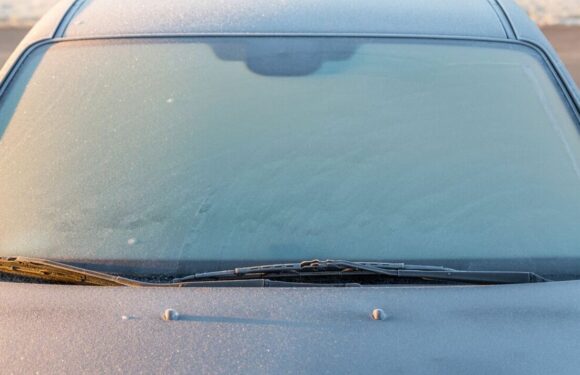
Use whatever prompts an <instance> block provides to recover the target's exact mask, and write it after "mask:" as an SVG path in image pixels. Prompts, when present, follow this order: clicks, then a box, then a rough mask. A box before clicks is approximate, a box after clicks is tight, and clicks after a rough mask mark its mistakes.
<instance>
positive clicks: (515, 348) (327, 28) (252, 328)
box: [0, 0, 580, 374]
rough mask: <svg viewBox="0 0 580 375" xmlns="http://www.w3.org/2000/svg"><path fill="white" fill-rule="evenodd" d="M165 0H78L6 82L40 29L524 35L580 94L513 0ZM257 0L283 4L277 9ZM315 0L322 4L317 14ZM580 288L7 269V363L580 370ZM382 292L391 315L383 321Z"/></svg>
mask: <svg viewBox="0 0 580 375" xmlns="http://www.w3.org/2000/svg"><path fill="white" fill-rule="evenodd" d="M158 3H159V4H163V5H162V6H159V7H153V5H152V3H151V4H146V2H144V1H142V2H139V1H136V0H134V1H128V0H127V1H124V2H114V3H113V2H111V1H110V0H92V1H86V2H85V1H76V2H75V1H72V0H64V1H62V2H61V3H60V4H58V5H57V6H56V7H55V8H54V10H53V11H52V12H51V13H49V14H48V15H47V16H46V17H45V18H44V19H43V20H42V21H41V22H40V23H39V24H38V25H37V26H36V27H35V28H34V29H33V31H31V33H30V34H29V36H28V37H27V38H26V40H25V41H23V43H22V44H21V45H20V46H19V47H18V49H17V50H16V51H15V53H14V55H13V56H12V58H11V59H10V60H9V62H8V63H7V64H6V66H5V67H4V68H3V69H2V70H1V71H0V82H2V83H3V86H4V87H5V84H6V83H7V82H8V80H7V78H9V77H10V75H11V72H13V71H14V70H15V69H17V67H18V64H19V63H20V62H21V61H22V58H23V57H25V55H26V52H27V51H29V50H30V49H31V48H33V46H34V45H35V44H37V43H44V42H47V41H51V40H53V39H57V40H65V39H67V38H72V37H74V38H81V39H82V38H95V37H98V38H106V37H123V36H124V35H125V34H130V35H131V36H135V37H137V36H146V35H149V36H151V35H159V34H161V33H165V34H169V35H176V36H178V35H185V34H191V33H213V34H220V33H224V32H238V33H244V32H247V31H251V32H254V33H266V34H268V33H275V34H280V33H282V34H284V33H319V34H333V33H339V34H341V33H342V34H349V35H350V34H352V35H362V34H369V33H372V34H379V35H385V36H387V35H420V36H422V37H429V36H437V37H441V36H445V37H454V38H466V39H477V38H484V39H493V40H504V41H508V40H509V39H513V38H517V40H519V41H522V42H525V43H527V44H530V45H533V46H536V47H537V48H538V49H539V50H541V51H542V52H543V53H544V55H545V56H546V57H547V59H548V60H549V62H550V63H551V64H552V67H553V69H554V73H555V74H556V76H557V77H558V78H559V79H560V83H561V85H562V88H563V90H565V91H566V92H567V93H568V95H569V97H570V99H571V103H572V105H573V106H575V110H576V111H578V108H579V104H578V90H577V88H576V86H575V84H574V81H573V80H572V79H571V77H570V75H569V74H568V73H567V72H566V70H565V68H564V66H563V64H562V63H561V61H560V59H559V58H558V57H557V55H556V54H555V52H554V50H553V49H552V48H551V46H550V45H549V43H548V42H547V41H546V40H545V38H544V37H543V35H542V34H541V32H540V31H539V30H538V29H537V28H536V26H535V25H533V24H532V23H531V22H530V21H529V19H528V18H527V16H525V14H523V12H522V11H521V10H520V9H519V8H518V7H517V6H516V5H515V4H514V3H513V2H512V1H511V0H501V1H493V0H490V1H486V0H480V1H476V0H472V1H457V0H456V1H440V2H437V6H436V7H435V8H433V6H430V7H429V4H432V2H431V1H427V0H423V1H421V0H417V1H415V2H408V1H396V0H391V1H384V2H380V4H379V2H376V1H370V0H369V1H366V2H361V3H359V2H357V7H356V8H353V7H352V6H349V5H348V4H350V3H348V4H347V3H346V2H344V1H339V2H333V4H334V6H335V7H337V8H334V7H331V6H330V5H331V1H330V0H314V1H312V2H308V3H306V2H295V3H290V2H285V1H284V2H282V1H269V2H266V1H260V2H251V1H249V0H248V1H236V2H233V1H232V2H227V1H219V2H213V3H215V4H217V5H216V6H215V7H214V8H211V5H208V4H210V2H206V1H201V2H197V3H194V2H189V1H187V0H175V1H173V2H172V3H170V4H168V3H167V2H158ZM115 4H117V5H115ZM121 4H124V5H121ZM145 4H146V5H148V6H146V5H145ZM193 4H203V5H204V6H208V7H210V8H211V9H213V10H212V11H211V12H207V9H206V11H205V12H206V13H203V14H204V17H203V21H204V23H203V25H205V26H203V27H200V25H198V24H197V23H196V21H200V17H199V14H201V13H199V12H196V8H195V5H193ZM256 4H257V5H256ZM272 4H274V5H272ZM292 4H294V5H292ZM295 4H301V6H300V7H297V6H295ZM337 4H338V5H342V8H341V7H339V6H337ZM104 5H110V6H113V5H115V6H117V7H118V6H127V7H131V6H132V7H133V10H134V11H135V12H131V14H128V13H127V12H121V13H118V14H111V13H110V12H108V11H107V9H108V8H106V7H105V6H104ZM276 5H277V6H276ZM418 5H422V6H423V8H419V7H417V6H418ZM257 6H264V7H265V8H264V9H266V10H268V11H267V12H266V13H261V12H260V11H259V10H260V9H259V8H258V7H257ZM365 6H366V8H365ZM325 7H330V8H331V10H330V11H329V12H327V11H326V8H325ZM377 7H378V8H377ZM425 7H427V8H425ZM91 9H92V10H91ZM124 9H125V10H127V9H128V8H124ZM164 9H167V10H164ZM178 9H181V10H184V9H185V10H188V11H189V12H190V13H187V12H185V13H179V12H178V11H177V10H178ZM305 9H306V10H307V11H308V12H309V13H308V14H304V13H301V12H303V11H305ZM321 9H325V11H324V12H321V11H320V10H321ZM361 9H365V10H364V11H361ZM422 9H429V10H431V12H430V13H428V12H423V11H422ZM244 10H245V12H244ZM77 12H78V13H77ZM224 12H229V13H224ZM353 12H354V13H353ZM264 14H265V15H267V17H263V15H264ZM226 15H227V17H226V18H224V17H225V16H226ZM241 15H246V16H247V17H246V18H244V17H241ZM291 16H294V17H291ZM83 17H84V18H83ZM131 17H133V19H132V18H131ZM208 17H209V19H208ZM212 17H213V18H212ZM228 17H229V18H228ZM232 17H234V19H232ZM235 17H238V18H235ZM240 17H241V18H240ZM337 17H338V18H337ZM137 18H138V19H137ZM128 20H130V22H128ZM338 21H340V22H338ZM371 21H372V22H371ZM387 21H388V22H387ZM226 26H227V27H226ZM228 27H229V29H228ZM246 27H247V28H250V27H252V28H253V29H251V30H246V29H245V28H246ZM83 30H91V31H90V32H86V31H85V32H83ZM125 36H126V35H125ZM0 94H1V90H0ZM578 297H580V282H558V283H550V284H541V285H517V286H491V287H420V286H418V287H384V288H380V287H379V288H367V287H365V288H345V289H343V288H337V289H334V288H332V289H328V288H315V289H301V288H298V289H250V288H242V289H217V288H216V289H201V288H200V289H196V288H192V289H151V288H143V289H129V288H97V287H74V286H54V285H34V284H13V283H0V301H2V303H1V304H0V330H1V332H3V338H2V340H0V353H1V355H0V369H1V372H2V373H7V374H11V373H15V374H20V373H35V372H38V373H80V372H82V373H115V372H120V373H249V372H255V373H363V372H364V373H368V372H377V373H388V372H397V373H412V374H433V373H439V374H453V373H468V372H469V373H473V374H488V373H495V374H502V373H506V374H515V373H526V374H545V373H554V374H556V373H557V374H575V373H578V368H579V367H580V356H579V355H578V353H580V340H578V337H579V334H580V299H579V298H578ZM375 307H380V308H383V309H384V310H385V311H386V312H387V314H388V315H389V318H388V319H387V320H386V321H373V320H371V319H370V313H371V311H372V309H373V308H375ZM166 308H175V309H176V310H177V311H178V312H179V313H180V314H181V318H182V319H181V320H178V321H175V322H164V321H163V320H162V319H161V314H162V312H163V310H164V309H166Z"/></svg>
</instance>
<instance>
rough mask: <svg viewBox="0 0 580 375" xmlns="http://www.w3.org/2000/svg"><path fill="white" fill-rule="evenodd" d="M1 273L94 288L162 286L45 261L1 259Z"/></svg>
mask: <svg viewBox="0 0 580 375" xmlns="http://www.w3.org/2000/svg"><path fill="white" fill-rule="evenodd" d="M0 273H2V274H6V275H12V276H17V277H22V278H32V279H38V280H43V281H48V282H55V283H63V284H75V285H94V286H160V285H170V284H153V283H144V282H141V281H137V280H132V279H127V278H124V277H120V276H113V275H109V274H106V273H102V272H97V271H92V270H88V269H84V268H79V267H74V266H70V265H68V264H64V263H59V262H54V261H50V260H45V259H37V258H26V257H8V258H4V257H0Z"/></svg>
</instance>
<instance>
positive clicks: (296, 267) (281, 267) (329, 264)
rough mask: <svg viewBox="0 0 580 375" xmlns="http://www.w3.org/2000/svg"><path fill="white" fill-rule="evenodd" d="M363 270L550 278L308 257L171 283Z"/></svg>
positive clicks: (489, 280)
mask: <svg viewBox="0 0 580 375" xmlns="http://www.w3.org/2000/svg"><path fill="white" fill-rule="evenodd" d="M356 271H358V272H361V271H362V272H364V273H367V274H374V275H385V276H390V277H392V278H413V279H425V280H439V281H456V282H466V283H477V284H521V283H533V282H545V281H550V280H548V279H546V278H544V277H542V276H540V275H538V274H535V273H533V272H517V271H462V270H456V269H453V268H447V267H442V266H425V265H412V264H405V263H381V262H351V261H346V260H324V261H321V260H311V261H304V262H300V263H286V264H273V265H264V266H255V267H240V268H235V269H233V270H225V271H215V272H203V273H197V274H194V275H190V276H186V277H181V278H176V279H174V280H173V282H174V283H183V282H187V281H195V280H227V279H236V278H252V277H253V278H266V277H273V276H274V275H277V276H281V277H302V276H316V275H317V274H318V275H321V276H348V274H349V272H350V273H353V272H356Z"/></svg>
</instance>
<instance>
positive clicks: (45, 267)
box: [0, 257, 360, 288]
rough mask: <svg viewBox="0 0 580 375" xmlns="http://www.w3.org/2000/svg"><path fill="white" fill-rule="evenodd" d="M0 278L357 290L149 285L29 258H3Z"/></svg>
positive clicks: (271, 283) (257, 283) (253, 282)
mask: <svg viewBox="0 0 580 375" xmlns="http://www.w3.org/2000/svg"><path fill="white" fill-rule="evenodd" d="M0 274H5V275H12V276H15V277H18V278H25V279H36V280H42V281H47V282H54V283H59V284H74V285H90V286H128V287H170V288H174V287H184V288H187V287H196V288H221V287H228V288H232V287H245V288H248V287H261V288H289V287H310V288H312V287H357V286H360V285H359V284H356V283H331V284H322V283H294V282H284V281H277V280H268V279H264V278H262V279H259V280H258V279H247V280H224V281H219V280H218V281H214V280H210V281H196V282H183V283H149V282H143V281H138V280H134V279H129V278H125V277H121V276H114V275H109V274H107V273H103V272H98V271H92V270H88V269H85V268H80V267H75V266H71V265H68V264H64V263H60V262H55V261H51V260H46V259H38V258H26V257H0Z"/></svg>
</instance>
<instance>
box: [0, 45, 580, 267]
mask: <svg viewBox="0 0 580 375" xmlns="http://www.w3.org/2000/svg"><path fill="white" fill-rule="evenodd" d="M0 137H1V139H0V256H7V255H10V256H12V255H21V256H29V257H42V258H49V259H58V260H83V261H87V262H95V263H99V262H102V263H110V264H114V263H115V262H119V263H120V262H137V263H139V264H140V265H141V266H142V267H144V268H146V266H147V265H148V264H157V263H160V262H161V263H163V262H169V264H172V265H177V264H181V265H183V264H188V265H190V267H193V268H194V269H195V270H200V269H203V270H208V269H212V268H223V267H225V265H226V264H232V265H237V264H248V263H254V262H260V263H263V262H278V261H287V260H288V261H290V260H297V259H309V258H333V259H352V260H383V261H391V260H393V261H394V260H405V261H422V260H429V261H430V262H437V263H438V264H450V262H463V263H464V265H465V266H466V267H469V266H470V265H473V264H476V263H477V262H480V263H478V264H484V265H486V266H488V267H487V268H492V267H493V268H494V269H497V268H502V267H510V268H512V269H513V268H514V262H516V263H517V262H520V263H521V264H522V265H525V268H526V269H527V270H529V269H531V268H532V269H535V270H541V269H542V267H543V266H546V265H548V264H549V265H551V266H554V267H556V266H557V267H560V266H562V265H564V264H565V265H566V266H567V267H568V268H570V267H575V268H574V269H575V270H576V271H574V272H577V271H578V270H580V136H579V133H578V119H577V118H575V117H574V115H573V113H572V111H571V108H570V107H569V105H568V104H567V102H566V100H565V98H564V97H563V94H562V91H561V88H560V87H559V86H558V84H557V82H556V81H555V80H554V78H553V76H552V74H551V73H550V71H549V69H548V67H547V66H546V65H545V63H544V61H543V60H542V58H541V56H540V55H539V54H537V53H536V52H535V51H534V50H533V49H531V48H529V47H526V46H522V45H518V44H508V43H495V42H483V41H479V42H474V41H470V42H467V41H435V40H425V41H422V40H413V39H392V38H391V39H389V38H347V37H308V38H307V37H199V38H174V39H170V38H167V39H132V40H95V41H74V42H73V41H69V42H60V43H52V44H46V45H44V46H40V47H37V48H35V49H34V50H33V52H32V53H30V54H29V56H28V57H27V58H26V59H25V61H24V62H23V63H22V65H21V66H20V67H19V68H18V70H17V72H16V74H15V76H14V78H13V79H12V81H11V83H10V85H9V86H8V87H7V90H6V91H5V92H4V94H3V96H2V98H1V102H0ZM156 262H157V263H156ZM481 262H483V263H481ZM510 262H511V263H510ZM508 263H509V265H507V264H508ZM172 267H173V266H172ZM557 267H556V268H557Z"/></svg>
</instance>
